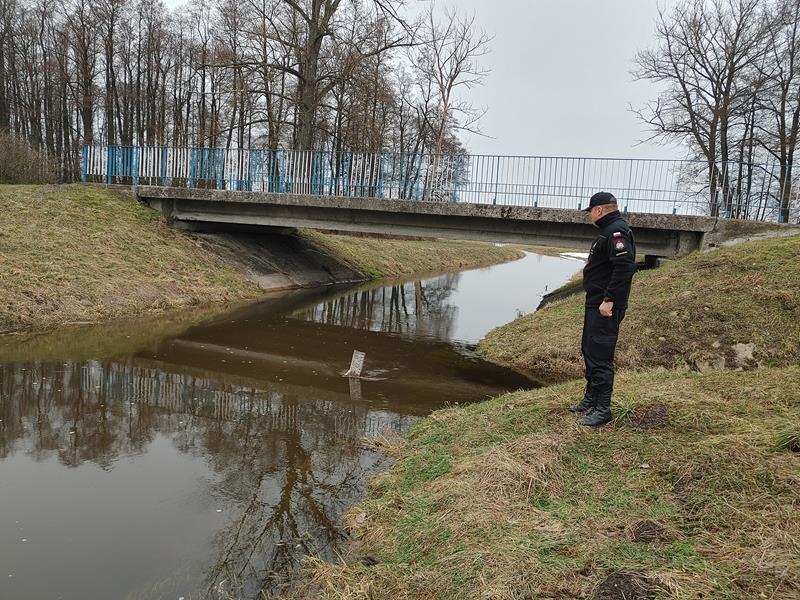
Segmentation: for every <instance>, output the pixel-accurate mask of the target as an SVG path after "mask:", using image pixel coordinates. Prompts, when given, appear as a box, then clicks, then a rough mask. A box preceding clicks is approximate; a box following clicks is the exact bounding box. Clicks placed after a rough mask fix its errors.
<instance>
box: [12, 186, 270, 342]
mask: <svg viewBox="0 0 800 600" xmlns="http://www.w3.org/2000/svg"><path fill="white" fill-rule="evenodd" d="M0 260H2V263H0V264H1V265H2V266H0V332H3V331H13V330H19V329H30V328H35V329H42V328H52V327H55V326H59V325H63V324H69V323H83V322H97V321H103V320H108V319H112V318H119V317H128V316H133V315H139V314H142V313H148V312H158V311H163V310H165V309H171V308H181V307H188V306H196V305H200V304H213V303H224V302H230V301H233V300H238V299H242V298H252V297H255V296H256V295H257V294H258V293H259V292H258V289H257V288H256V286H255V285H253V284H251V283H249V282H248V281H247V280H246V279H245V278H244V277H243V276H242V275H241V274H239V273H237V272H235V271H234V270H232V269H231V268H230V267H228V266H226V265H225V264H224V263H223V262H222V261H221V260H220V259H219V258H217V257H216V256H214V255H213V254H210V253H209V252H206V251H204V250H203V249H202V248H200V247H198V246H197V245H196V244H195V243H194V242H193V241H192V240H191V238H189V237H187V236H185V235H183V234H181V233H179V232H176V231H173V230H171V229H170V228H169V227H167V226H166V224H165V223H164V222H163V221H162V220H161V219H160V218H159V215H158V213H156V212H155V211H152V210H150V209H148V208H145V207H143V206H141V205H139V204H138V203H137V202H136V201H135V200H133V199H132V198H130V197H128V196H125V195H123V194H120V193H118V192H114V191H109V190H107V189H103V188H96V187H90V186H80V185H69V186H44V187H43V186H2V187H0Z"/></svg>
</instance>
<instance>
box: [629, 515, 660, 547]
mask: <svg viewBox="0 0 800 600" xmlns="http://www.w3.org/2000/svg"><path fill="white" fill-rule="evenodd" d="M629 534H630V538H631V539H632V540H633V541H634V542H643V543H645V544H650V543H652V542H657V541H659V540H663V539H665V538H666V537H667V531H666V529H664V527H663V526H662V525H660V524H659V523H656V522H655V521H651V520H650V519H645V520H644V521H639V522H638V523H634V524H633V525H632V526H631V527H630V529H629Z"/></svg>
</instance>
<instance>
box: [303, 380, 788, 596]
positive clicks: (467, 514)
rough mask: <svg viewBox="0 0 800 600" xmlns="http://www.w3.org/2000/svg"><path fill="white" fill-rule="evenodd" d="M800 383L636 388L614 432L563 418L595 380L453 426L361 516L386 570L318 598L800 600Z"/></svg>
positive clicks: (329, 586) (427, 423) (403, 465)
mask: <svg viewBox="0 0 800 600" xmlns="http://www.w3.org/2000/svg"><path fill="white" fill-rule="evenodd" d="M797 381H800V367H797V366H792V367H786V368H765V369H761V370H758V371H750V372H746V371H741V372H734V373H730V372H727V373H713V374H708V375H700V374H692V373H688V372H677V373H676V372H671V373H652V372H651V373H623V374H622V375H621V376H620V377H619V381H618V388H619V391H620V394H621V395H622V396H624V397H626V398H631V399H635V402H633V403H632V404H631V405H630V407H629V410H628V412H627V414H626V415H625V416H624V417H623V418H620V419H618V420H617V421H616V422H615V423H614V424H612V425H611V426H609V427H606V428H603V429H601V430H586V429H583V428H580V427H578V426H577V425H576V424H575V420H574V417H573V416H572V415H570V414H569V413H568V412H567V410H566V407H567V406H568V404H569V402H570V401H573V400H574V399H576V398H578V397H580V395H581V393H582V391H583V390H582V384H581V382H570V383H566V384H561V385H556V386H552V387H549V388H542V389H538V390H532V391H526V392H517V393H514V394H509V395H506V396H502V397H499V398H496V399H493V400H491V401H488V402H486V403H483V404H479V405H474V406H468V407H464V408H452V409H447V410H443V411H438V412H436V413H434V414H433V415H432V416H431V417H430V418H429V419H426V420H424V421H422V422H420V423H419V424H418V425H417V426H416V427H415V428H414V429H413V431H412V432H411V434H410V435H409V436H408V440H407V442H406V445H405V446H404V449H403V452H402V455H401V457H400V459H399V460H398V461H397V462H396V463H395V464H394V465H393V466H392V468H391V469H390V470H389V471H388V472H386V473H384V474H382V475H380V476H379V477H378V478H377V479H376V480H375V481H374V482H373V484H372V487H371V493H370V496H369V498H368V499H367V500H366V501H365V502H363V503H362V504H361V505H360V506H358V507H356V508H354V509H353V510H352V511H351V515H353V516H360V518H357V519H355V518H351V520H350V526H351V528H352V529H353V531H354V533H355V535H356V537H357V538H358V540H359V545H360V549H361V551H362V552H364V553H368V554H369V555H370V556H373V557H374V558H375V559H376V560H377V561H378V563H379V564H378V565H376V566H374V567H371V568H369V569H364V568H362V567H360V566H349V565H346V564H338V565H334V564H320V563H318V564H316V565H315V569H314V578H313V580H312V582H311V583H310V584H309V588H308V589H306V590H304V592H306V593H311V594H314V595H315V596H314V597H320V598H403V599H406V598H407V599H410V598H436V599H440V600H446V599H476V600H477V599H479V598H507V599H516V598H573V597H574V598H580V597H589V596H590V595H591V593H592V590H593V589H594V588H595V587H596V586H597V585H598V584H599V583H600V582H601V581H603V580H604V579H605V578H607V577H608V576H609V575H610V574H613V573H641V574H643V575H644V576H646V577H647V578H648V579H649V580H651V581H655V582H658V585H659V586H660V589H661V590H662V591H661V592H660V597H664V598H698V597H701V595H702V597H706V598H741V599H744V598H758V597H761V594H762V593H764V594H766V595H767V597H775V598H778V597H780V598H791V597H795V595H797V594H798V593H800V553H798V550H800V546H798V540H800V510H799V509H798V507H800V455H798V454H797V453H794V452H786V451H785V450H783V449H781V448H783V445H782V444H778V445H777V446H776V442H775V440H776V436H777V437H778V438H780V439H789V437H791V439H794V437H793V436H794V434H796V431H795V430H792V431H794V434H792V436H789V437H787V438H781V437H780V435H779V433H780V432H785V431H787V430H789V429H790V427H789V426H790V425H791V424H793V423H794V424H796V423H798V422H800V388H799V387H798V386H797ZM653 406H657V407H659V408H658V414H659V416H660V417H665V416H666V418H659V419H657V420H648V419H647V418H646V417H647V415H648V414H650V412H651V411H652V407H653ZM697 412H703V413H706V414H707V415H708V417H709V419H712V420H713V432H709V431H708V425H707V423H706V422H705V421H704V420H698V419H697V418H696V416H695V415H696V413H697ZM745 421H746V423H747V424H746V425H745V424H744V422H745ZM445 466H446V468H445ZM653 597H656V596H653Z"/></svg>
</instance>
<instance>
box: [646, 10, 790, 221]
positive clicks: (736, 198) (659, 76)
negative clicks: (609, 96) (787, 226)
mask: <svg viewBox="0 0 800 600" xmlns="http://www.w3.org/2000/svg"><path fill="white" fill-rule="evenodd" d="M656 35H657V39H658V46H657V47H656V48H654V49H651V50H647V51H644V52H641V53H639V54H638V56H637V57H636V63H637V69H636V72H635V75H636V77H638V78H639V79H644V80H649V81H653V82H656V83H658V84H659V85H662V86H663V88H664V91H663V92H662V93H661V95H660V96H659V97H658V99H657V100H656V101H654V102H652V103H651V104H650V105H649V106H647V107H646V108H644V109H642V110H640V111H638V112H639V115H640V116H641V118H642V119H643V120H644V121H645V122H646V123H647V124H648V125H649V126H650V127H651V128H652V130H653V132H654V135H655V137H657V138H661V139H666V140H669V141H679V142H682V143H684V144H686V145H688V147H689V148H690V149H691V152H692V153H693V155H694V157H695V158H698V159H699V160H700V161H701V164H704V165H706V169H705V172H704V173H703V174H702V175H703V178H704V179H706V178H707V179H706V181H708V192H709V194H708V195H707V196H706V198H707V203H708V205H707V207H706V208H707V210H708V212H709V213H710V214H712V215H717V214H720V212H723V213H725V214H729V215H730V216H734V217H742V216H748V217H751V218H752V217H753V216H756V217H759V218H764V215H763V214H754V212H753V211H754V210H756V211H757V210H758V208H757V207H754V206H753V205H752V203H753V201H754V199H757V198H760V197H761V196H763V194H764V189H767V190H770V191H768V192H767V196H768V197H769V198H770V199H772V200H773V202H774V210H775V211H776V212H777V215H775V216H777V217H778V218H779V219H781V220H783V221H784V222H788V221H789V220H790V212H791V210H792V209H793V207H795V205H796V203H797V201H798V190H800V178H799V177H798V172H797V169H796V167H795V160H796V153H797V149H798V136H799V135H800V0H684V1H683V2H681V3H680V4H678V5H677V6H676V7H675V8H674V9H673V10H672V11H671V12H668V13H663V14H661V16H660V19H659V21H658V26H657V31H656ZM753 163H756V164H753ZM765 172H769V175H768V176H766V175H765ZM765 206H766V204H763V203H762V204H761V208H762V210H763V208H764V207H765Z"/></svg>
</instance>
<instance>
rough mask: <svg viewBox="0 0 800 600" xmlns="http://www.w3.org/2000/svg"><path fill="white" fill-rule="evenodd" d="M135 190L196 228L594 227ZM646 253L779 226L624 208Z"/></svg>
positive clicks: (438, 234) (414, 231)
mask: <svg viewBox="0 0 800 600" xmlns="http://www.w3.org/2000/svg"><path fill="white" fill-rule="evenodd" d="M135 193H136V196H137V197H138V198H139V200H141V201H142V202H145V203H147V204H148V205H150V206H151V207H153V208H154V209H157V210H160V211H161V212H162V213H163V214H164V216H165V217H166V218H167V220H168V221H169V222H170V223H171V224H172V225H173V226H175V227H177V228H181V229H186V230H191V231H212V232H213V231H232V230H249V229H251V228H258V229H263V230H265V231H273V232H275V231H278V232H280V231H285V230H287V229H296V228H311V229H323V230H334V231H341V232H359V233H372V234H383V235H403V236H420V237H429V238H443V239H459V240H478V241H490V242H508V243H522V244H532V245H540V246H552V247H559V248H588V246H589V244H590V243H591V241H592V240H593V239H594V238H595V236H596V233H597V229H596V228H595V227H594V226H593V225H592V224H591V222H590V220H589V217H588V216H587V215H586V213H584V212H581V211H579V210H577V209H564V208H544V207H534V206H509V205H505V206H503V205H492V204H467V203H451V202H410V201H408V200H393V199H385V198H375V197H347V196H323V195H313V194H293V193H285V192H281V193H278V192H246V191H228V190H217V189H199V188H179V187H162V186H137V187H135ZM626 218H627V219H628V221H629V222H630V224H631V226H632V227H633V229H634V234H635V236H636V242H637V247H638V250H639V253H640V254H641V255H646V256H647V255H649V256H654V257H671V256H676V255H679V254H684V253H688V252H692V251H695V250H699V249H702V248H707V247H711V246H715V245H718V244H720V243H722V242H723V241H725V240H726V239H728V238H730V237H738V236H742V235H751V234H754V233H758V232H761V231H765V230H768V229H772V228H775V227H777V225H776V224H774V223H773V224H768V223H762V222H755V221H740V220H732V219H724V218H718V217H702V216H692V215H678V214H657V213H636V212H629V213H626Z"/></svg>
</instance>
